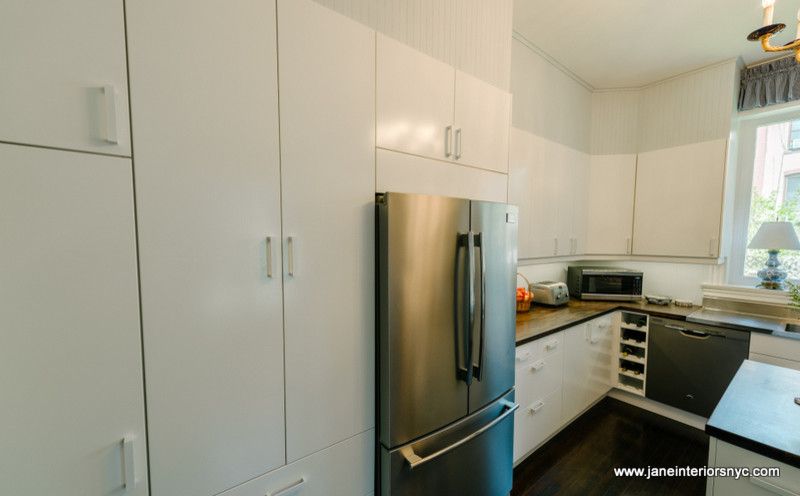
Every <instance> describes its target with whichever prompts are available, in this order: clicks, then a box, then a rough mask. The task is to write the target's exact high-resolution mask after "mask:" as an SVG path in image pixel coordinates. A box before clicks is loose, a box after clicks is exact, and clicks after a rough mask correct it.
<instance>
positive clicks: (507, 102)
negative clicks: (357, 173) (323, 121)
mask: <svg viewBox="0 0 800 496" xmlns="http://www.w3.org/2000/svg"><path fill="white" fill-rule="evenodd" d="M377 37H378V40H377V57H376V60H377V67H376V78H375V81H376V91H377V95H376V122H377V129H376V144H377V146H378V147H379V148H384V149H387V150H394V151H399V152H403V153H410V154H412V155H418V156H421V157H427V158H432V159H436V160H444V161H448V162H455V163H458V164H461V165H469V166H472V167H478V168H481V169H486V170H492V171H496V172H502V173H506V172H508V140H509V127H510V125H511V95H510V94H509V93H507V92H505V91H503V90H500V89H499V88H495V87H494V86H492V85H490V84H488V83H485V82H483V81H481V80H480V79H478V78H475V77H473V76H471V75H469V74H466V73H463V72H460V71H456V70H455V69H454V68H453V67H452V66H449V65H447V64H445V63H443V62H440V61H438V60H436V59H434V58H432V57H430V56H428V55H426V54H423V53H421V52H418V51H416V50H414V49H413V48H411V47H409V46H407V45H404V44H402V43H400V42H399V41H397V40H394V39H392V38H389V37H388V36H385V35H382V34H378V35H377Z"/></svg>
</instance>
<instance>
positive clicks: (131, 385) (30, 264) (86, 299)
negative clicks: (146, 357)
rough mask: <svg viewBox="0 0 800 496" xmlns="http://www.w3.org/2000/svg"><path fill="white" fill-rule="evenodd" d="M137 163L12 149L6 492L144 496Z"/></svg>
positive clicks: (1, 174)
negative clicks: (135, 189) (134, 172)
mask: <svg viewBox="0 0 800 496" xmlns="http://www.w3.org/2000/svg"><path fill="white" fill-rule="evenodd" d="M134 222H135V219H134V206H133V188H132V186H131V161H130V159H127V158H117V157H106V156H100V155H93V154H85V153H75V152H65V151H58V150H48V149H41V148H34V147H29V146H15V145H5V144H0V232H2V233H3V234H2V236H0V250H2V253H3V257H2V260H1V261H0V281H2V283H0V296H2V297H1V298H0V391H2V396H3V399H2V406H0V440H2V449H0V481H2V482H0V486H2V490H0V492H2V493H3V494H8V495H12V494H13V495H44V494H59V495H63V496H85V495H101V494H102V495H111V494H123V493H124V494H125V495H128V496H146V495H147V494H148V491H147V485H148V480H147V477H148V475H147V445H146V434H145V411H144V390H143V389H144V388H143V386H142V354H141V353H142V350H141V335H140V331H139V293H138V289H139V288H138V282H137V273H136V237H135V236H136V235H135V227H134Z"/></svg>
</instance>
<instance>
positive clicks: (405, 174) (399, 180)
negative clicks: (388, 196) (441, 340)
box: [375, 149, 523, 219]
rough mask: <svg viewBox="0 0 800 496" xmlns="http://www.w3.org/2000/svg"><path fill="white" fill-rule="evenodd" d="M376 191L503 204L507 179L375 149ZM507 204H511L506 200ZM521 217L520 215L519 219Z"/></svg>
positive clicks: (444, 163)
mask: <svg viewBox="0 0 800 496" xmlns="http://www.w3.org/2000/svg"><path fill="white" fill-rule="evenodd" d="M376 159H377V164H376V167H377V172H376V174H377V177H376V183H375V191H378V192H387V191H394V192H396V193H418V194H424V195H440V196H451V197H455V198H469V199H472V200H485V201H494V202H503V203H505V202H506V200H507V198H508V196H507V195H508V176H507V175H505V174H501V173H499V172H492V171H486V170H480V169H477V168H474V167H461V166H459V165H456V164H451V163H448V162H441V161H438V160H431V159H428V158H423V157H417V156H414V155H408V154H405V153H398V152H393V151H390V150H383V149H378V150H377V153H376ZM509 203H512V204H513V203H514V201H513V200H509ZM522 218H523V216H522V214H520V219H522Z"/></svg>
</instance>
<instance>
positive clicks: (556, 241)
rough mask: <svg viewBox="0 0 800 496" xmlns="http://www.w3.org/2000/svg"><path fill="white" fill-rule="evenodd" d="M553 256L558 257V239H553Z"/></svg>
mask: <svg viewBox="0 0 800 496" xmlns="http://www.w3.org/2000/svg"><path fill="white" fill-rule="evenodd" d="M553 255H558V238H553Z"/></svg>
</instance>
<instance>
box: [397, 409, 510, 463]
mask: <svg viewBox="0 0 800 496" xmlns="http://www.w3.org/2000/svg"><path fill="white" fill-rule="evenodd" d="M500 402H501V403H502V405H503V407H504V411H503V413H501V414H500V416H498V417H497V418H496V419H494V420H492V421H491V422H489V423H488V424H486V425H484V426H483V427H481V428H480V429H478V430H477V431H475V432H473V433H471V434H470V435H468V436H466V437H463V438H461V439H459V440H458V441H456V442H454V443H453V444H450V445H448V446H446V447H444V448H442V449H440V450H438V451H436V452H434V453H431V454H430V455H428V456H426V457H421V456H419V455H417V454H416V453H415V452H414V448H413V447H412V446H406V447H405V448H401V449H400V453H401V454H402V455H403V458H405V460H406V463H407V464H408V467H409V468H410V469H411V470H414V469H415V468H417V467H419V466H420V465H424V464H426V463H428V462H430V461H433V460H435V459H437V458H439V457H440V456H442V455H446V454H447V453H449V452H450V451H453V450H454V449H456V448H458V447H459V446H461V445H463V444H466V443H468V442H470V441H472V440H473V439H475V438H476V437H478V436H480V435H481V434H483V433H484V432H486V431H488V430H489V429H491V428H492V427H494V426H495V425H497V424H499V423H500V422H502V421H503V420H505V418H506V417H508V416H509V415H511V414H513V413H514V412H516V411H517V410H518V409H519V404H517V403H512V402H510V401H507V400H500Z"/></svg>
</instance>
